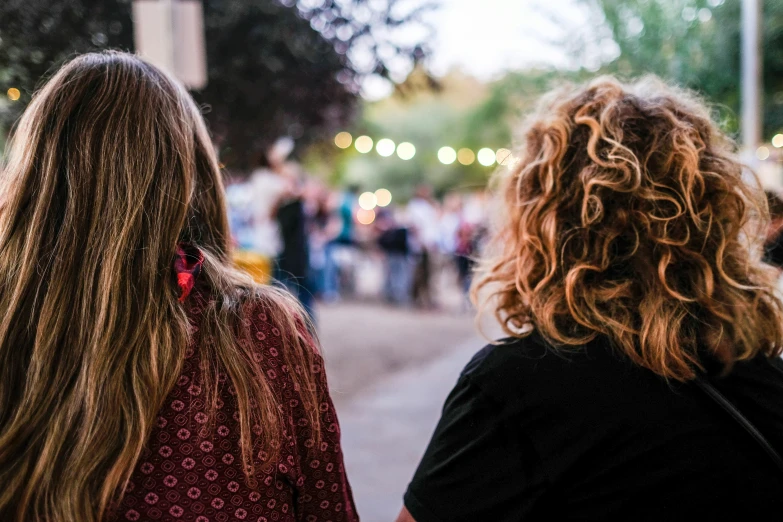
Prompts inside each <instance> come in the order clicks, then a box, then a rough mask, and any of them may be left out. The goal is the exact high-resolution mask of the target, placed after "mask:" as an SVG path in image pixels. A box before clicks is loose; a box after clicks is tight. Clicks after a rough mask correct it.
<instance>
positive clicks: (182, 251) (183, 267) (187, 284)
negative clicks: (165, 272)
mask: <svg viewBox="0 0 783 522" xmlns="http://www.w3.org/2000/svg"><path fill="white" fill-rule="evenodd" d="M203 264H204V254H203V253H202V252H201V250H199V249H198V248H196V247H195V246H193V245H190V244H187V243H180V244H178V245H177V253H176V257H175V258H174V273H175V274H176V275H177V286H179V288H180V291H181V293H180V296H179V302H180V303H184V302H185V299H187V298H188V296H189V295H190V292H191V291H193V287H194V286H195V285H196V278H197V277H198V275H199V273H200V272H201V265H203Z"/></svg>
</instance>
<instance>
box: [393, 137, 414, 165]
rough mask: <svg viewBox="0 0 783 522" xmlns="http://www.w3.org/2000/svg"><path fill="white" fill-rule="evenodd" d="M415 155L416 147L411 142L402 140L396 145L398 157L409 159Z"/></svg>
mask: <svg viewBox="0 0 783 522" xmlns="http://www.w3.org/2000/svg"><path fill="white" fill-rule="evenodd" d="M415 155H416V147H414V145H413V143H409V142H407V141H403V142H402V143H400V144H399V145H397V156H399V157H400V159H403V160H406V161H407V160H409V159H413V157H414V156H415Z"/></svg>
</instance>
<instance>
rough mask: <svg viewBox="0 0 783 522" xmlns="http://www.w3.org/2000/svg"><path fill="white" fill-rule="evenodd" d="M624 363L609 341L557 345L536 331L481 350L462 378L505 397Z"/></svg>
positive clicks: (549, 388) (547, 388) (607, 370)
mask: <svg viewBox="0 0 783 522" xmlns="http://www.w3.org/2000/svg"><path fill="white" fill-rule="evenodd" d="M618 364H622V362H621V361H620V360H619V358H617V357H615V356H614V355H612V353H611V349H610V348H609V347H608V346H607V345H606V343H601V342H594V343H590V344H588V345H585V346H579V347H568V348H557V347H555V346H553V345H552V344H551V343H549V342H548V341H547V340H546V339H544V338H543V337H542V336H541V335H540V334H539V333H537V332H536V331H533V332H531V333H530V334H528V335H527V336H525V337H521V338H506V339H502V340H500V341H496V342H494V343H492V344H489V345H487V346H485V347H484V348H482V349H481V350H479V351H478V352H477V353H476V354H475V355H474V356H473V358H472V359H471V361H470V362H469V363H468V364H467V365H466V366H465V368H464V369H463V371H462V378H463V379H466V380H468V381H470V382H471V384H473V385H474V386H476V387H478V388H479V389H481V391H482V392H483V393H485V394H486V395H488V396H490V397H492V398H495V399H499V400H505V399H507V398H508V397H518V396H521V395H524V394H527V393H531V392H534V393H536V394H542V393H543V394H546V393H549V392H550V391H552V392H554V391H555V388H561V389H562V388H563V386H562V384H563V383H565V382H568V383H569V384H577V383H579V382H581V381H585V380H588V381H589V380H593V379H596V378H602V376H604V375H606V374H610V373H612V372H614V371H615V369H616V365H618Z"/></svg>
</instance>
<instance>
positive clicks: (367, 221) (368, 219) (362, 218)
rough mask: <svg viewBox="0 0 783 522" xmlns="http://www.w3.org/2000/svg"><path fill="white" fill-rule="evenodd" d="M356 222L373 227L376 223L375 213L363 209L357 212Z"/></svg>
mask: <svg viewBox="0 0 783 522" xmlns="http://www.w3.org/2000/svg"><path fill="white" fill-rule="evenodd" d="M356 221H358V222H359V223H361V224H362V225H371V224H372V222H373V221H375V211H374V210H365V209H361V210H359V211H358V212H356Z"/></svg>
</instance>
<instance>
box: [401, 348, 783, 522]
mask: <svg viewBox="0 0 783 522" xmlns="http://www.w3.org/2000/svg"><path fill="white" fill-rule="evenodd" d="M711 380H712V382H713V384H714V385H715V387H716V388H718V389H719V390H720V391H721V392H722V393H723V394H724V395H725V396H726V397H727V398H728V399H729V400H731V401H732V402H733V403H734V404H735V405H736V406H737V407H738V408H739V410H740V411H741V412H742V413H743V414H744V415H745V416H746V417H747V418H749V419H750V420H751V422H753V423H754V424H755V425H756V427H757V428H758V429H759V430H760V431H761V432H762V434H763V435H764V436H765V437H766V438H767V440H768V441H770V443H771V444H772V445H773V446H774V447H775V448H776V449H777V450H778V452H783V366H782V365H781V361H780V360H777V359H776V360H774V361H770V360H768V359H766V358H763V357H758V358H756V359H754V360H751V361H748V362H745V363H739V364H738V365H737V366H736V367H735V370H734V371H733V372H732V374H731V375H730V376H728V377H725V378H722V379H715V378H712V379H711ZM405 505H406V507H407V508H408V510H409V511H410V512H411V514H412V515H413V518H414V519H415V520H416V521H417V522H461V521H465V522H467V521H471V522H476V521H492V522H502V521H519V520H526V521H527V520H557V521H561V520H602V521H603V520H633V521H639V520H651V521H652V520H655V521H662V520H666V521H671V520H731V519H734V520H782V519H783V474H781V473H780V471H779V470H778V469H777V468H776V467H775V465H774V463H773V462H772V460H771V459H770V458H769V456H768V455H766V454H765V453H764V451H763V449H761V447H760V445H759V444H758V443H757V442H756V441H755V440H754V439H753V438H752V437H750V436H749V435H748V434H747V433H746V432H745V431H743V428H742V427H741V426H740V425H739V424H738V423H737V421H736V420H735V419H734V418H733V417H731V416H730V415H729V414H728V413H727V412H725V411H724V410H722V409H721V408H720V406H718V405H717V404H716V403H715V402H713V401H712V400H711V399H710V398H708V397H707V396H706V394H704V392H703V391H701V390H700V389H699V388H698V387H696V386H695V385H694V384H680V383H677V382H668V383H667V382H666V381H665V380H663V379H661V378H659V377H658V376H656V375H655V374H654V373H652V372H650V371H649V370H644V369H641V368H638V367H636V366H634V365H632V364H631V363H629V362H627V361H626V360H625V359H623V358H622V357H621V356H619V355H614V354H612V352H611V350H610V348H609V347H608V345H607V343H606V342H605V341H600V342H599V341H596V342H593V343H591V344H590V345H588V346H586V347H583V348H580V349H579V350H578V351H569V352H567V353H563V352H555V351H554V350H553V349H552V348H551V347H550V346H548V345H547V344H546V342H545V341H543V340H542V339H541V338H540V337H539V336H538V335H536V334H535V333H534V334H532V335H531V336H529V337H527V338H525V339H522V340H508V341H506V344H503V345H490V346H487V347H486V348H484V349H483V350H481V351H480V352H479V353H478V354H476V356H475V357H474V358H473V360H472V361H471V362H470V363H469V364H468V365H467V367H466V368H465V370H464V371H463V373H462V375H461V376H460V378H459V381H458V382H457V385H456V386H455V388H454V390H453V391H452V392H451V394H450V395H449V397H448V399H447V400H446V404H445V406H444V409H443V414H442V417H441V419H440V422H439V424H438V427H437V428H436V430H435V434H434V435H433V437H432V440H431V442H430V444H429V447H428V448H427V451H426V453H425V455H424V457H423V458H422V461H421V463H420V465H419V468H418V470H417V471H416V474H415V476H414V478H413V480H412V482H411V484H410V486H409V487H408V491H407V493H406V494H405Z"/></svg>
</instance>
